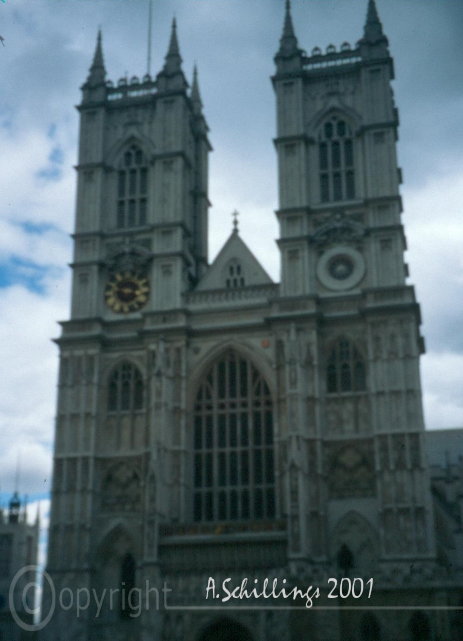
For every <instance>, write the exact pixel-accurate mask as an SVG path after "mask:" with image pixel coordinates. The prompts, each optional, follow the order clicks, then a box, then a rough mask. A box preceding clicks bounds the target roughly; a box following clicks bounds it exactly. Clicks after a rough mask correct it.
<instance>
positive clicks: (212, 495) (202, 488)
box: [193, 350, 275, 521]
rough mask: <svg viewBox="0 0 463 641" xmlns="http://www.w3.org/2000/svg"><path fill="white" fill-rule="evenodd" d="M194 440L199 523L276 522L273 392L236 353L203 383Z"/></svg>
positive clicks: (217, 365)
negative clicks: (270, 520)
mask: <svg viewBox="0 0 463 641" xmlns="http://www.w3.org/2000/svg"><path fill="white" fill-rule="evenodd" d="M193 438H194V463H193V467H194V509H193V511H194V514H193V516H194V520H195V521H233V520H248V519H266V518H274V517H275V471H274V446H273V410H272V400H271V396H270V390H269V388H268V385H267V383H266V382H265V380H264V378H263V377H262V376H261V374H260V373H259V372H258V370H257V369H256V368H255V367H254V365H253V364H252V363H251V362H250V361H249V360H248V359H246V358H244V357H242V356H240V355H238V354H237V353H236V352H234V351H233V350H230V351H228V352H227V353H226V354H225V355H224V356H222V357H221V358H220V359H219V360H218V361H216V362H215V363H214V364H213V365H212V367H211V368H210V370H209V372H208V373H207V375H206V377H205V378H204V380H203V382H202V383H201V386H200V388H199V390H198V393H197V395H196V401H195V408H194V435H193Z"/></svg>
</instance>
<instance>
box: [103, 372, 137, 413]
mask: <svg viewBox="0 0 463 641" xmlns="http://www.w3.org/2000/svg"><path fill="white" fill-rule="evenodd" d="M143 405H144V388H143V377H142V375H141V373H140V370H138V369H137V368H136V367H135V365H132V363H128V362H126V361H124V362H123V363H120V364H119V365H118V366H117V367H116V369H114V370H113V372H112V374H111V376H110V378H109V385H108V412H118V413H121V412H133V411H137V410H142V409H143Z"/></svg>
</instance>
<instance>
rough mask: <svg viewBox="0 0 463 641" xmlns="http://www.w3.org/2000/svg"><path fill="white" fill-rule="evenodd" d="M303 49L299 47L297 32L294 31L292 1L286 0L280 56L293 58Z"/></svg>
mask: <svg viewBox="0 0 463 641" xmlns="http://www.w3.org/2000/svg"><path fill="white" fill-rule="evenodd" d="M300 53H301V50H300V49H299V47H298V43H297V38H296V34H295V32H294V26H293V19H292V16H291V2H290V0H286V4H285V21H284V25H283V34H282V36H281V38H280V50H279V51H278V54H277V55H278V56H280V57H283V58H291V57H293V56H295V55H299V54H300Z"/></svg>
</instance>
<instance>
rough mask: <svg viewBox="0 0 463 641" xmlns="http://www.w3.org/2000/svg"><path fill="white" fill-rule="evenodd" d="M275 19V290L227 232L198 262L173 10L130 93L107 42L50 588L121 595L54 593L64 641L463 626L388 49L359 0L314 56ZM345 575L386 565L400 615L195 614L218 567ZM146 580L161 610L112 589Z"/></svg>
mask: <svg viewBox="0 0 463 641" xmlns="http://www.w3.org/2000/svg"><path fill="white" fill-rule="evenodd" d="M298 10H299V11H305V12H310V5H309V4H306V5H304V6H303V7H302V6H301V7H298ZM285 12H286V14H285V18H284V29H283V35H282V37H281V39H280V46H279V49H278V52H277V54H276V56H275V63H276V69H275V75H274V76H273V78H272V82H273V86H274V89H275V94H276V101H277V137H276V150H277V154H278V181H279V206H278V207H279V208H278V210H277V212H276V215H277V217H278V221H279V226H280V234H279V238H278V241H277V244H278V248H279V250H280V255H281V282H280V283H274V282H273V281H272V280H271V279H270V278H269V276H268V275H267V273H266V272H265V270H264V269H263V268H262V266H261V265H260V264H259V262H258V261H257V259H256V258H255V257H254V256H253V254H252V252H251V251H250V249H249V248H248V247H247V245H246V244H245V243H244V241H243V240H242V238H241V236H240V234H239V232H238V230H237V229H234V230H233V232H232V233H231V235H230V237H229V239H228V240H227V242H226V243H225V245H224V247H223V248H222V249H221V251H220V252H219V254H218V256H217V257H216V258H215V260H214V261H213V262H212V263H209V261H208V253H207V241H208V238H207V235H208V223H207V221H208V207H209V201H208V155H209V151H210V150H211V146H210V143H209V138H208V126H207V123H206V119H205V116H204V112H203V106H202V101H201V97H200V92H199V87H198V79H197V74H196V72H195V74H194V79H193V83H192V86H191V89H190V87H189V84H188V82H187V80H186V78H185V75H184V72H183V70H182V59H181V56H180V51H179V45H178V40H177V33H176V25H175V22H174V25H173V29H172V35H171V40H170V44H169V49H168V52H167V55H166V58H165V63H164V67H163V69H162V70H161V71H160V72H159V74H158V75H157V76H156V78H155V79H153V78H151V77H150V76H149V75H146V76H144V77H143V78H142V79H139V78H137V77H133V78H131V79H127V78H124V79H122V80H120V81H119V82H118V83H117V86H115V85H113V83H112V82H110V81H108V80H107V79H106V72H105V67H104V61H103V53H102V43H101V35H99V36H98V44H97V49H96V52H95V56H94V60H93V64H92V66H91V69H90V74H89V76H88V79H87V81H86V82H85V84H84V85H83V98H82V102H81V104H80V106H79V111H80V117H81V120H80V123H81V124H80V146H79V160H78V166H77V175H78V178H77V184H78V188H77V211H76V227H75V235H74V247H75V249H74V261H73V264H72V270H73V289H72V312H71V319H70V320H69V321H67V322H64V323H62V328H63V329H62V335H61V337H60V338H59V339H58V340H57V343H58V344H59V348H60V377H59V396H58V408H57V420H56V442H55V459H54V477H53V495H52V514H51V525H50V544H49V555H48V572H49V573H50V575H51V577H52V578H53V580H54V582H55V587H56V590H57V591H58V590H59V589H62V588H70V589H71V590H74V591H76V590H77V589H79V588H81V589H83V588H86V589H88V590H95V591H96V593H97V594H98V595H100V594H101V595H102V594H103V592H104V590H105V589H106V590H107V593H109V590H110V589H113V590H115V591H116V592H115V594H116V595H117V596H115V597H114V599H113V601H112V603H110V602H109V601H108V600H105V603H104V606H103V608H102V609H101V610H100V611H99V615H98V616H96V615H97V606H96V604H95V603H92V605H91V607H90V608H89V609H87V610H86V611H85V612H82V613H80V617H79V618H76V616H75V613H74V612H73V611H72V610H71V611H63V610H62V609H61V610H60V608H59V607H57V610H56V612H55V615H54V624H53V626H52V625H51V624H50V626H48V627H46V628H45V629H44V630H43V634H44V638H45V639H50V641H51V640H55V639H63V638H66V639H73V640H75V641H87V640H89V641H90V640H91V641H93V640H95V641H96V640H97V639H98V640H100V639H113V640H121V641H122V640H123V641H129V640H130V641H148V639H149V640H150V641H161V640H163V639H176V640H180V639H182V640H183V639H184V640H185V641H214V640H216V641H225V640H228V639H232V638H233V639H238V640H240V639H241V640H248V641H249V640H255V641H261V640H262V641H264V640H266V641H267V640H271V639H279V640H280V641H286V640H288V641H290V640H294V641H295V640H296V639H297V640H298V639H314V640H316V639H320V640H321V639H323V640H327V639H328V640H332V641H337V640H338V639H341V638H343V639H344V638H347V637H348V638H349V639H350V638H352V639H364V640H365V641H370V640H371V641H372V640H373V639H375V640H376V639H379V638H380V637H381V635H383V636H384V638H385V639H393V638H394V639H404V640H405V639H409V638H410V639H412V640H413V639H415V638H418V637H417V636H416V635H415V636H407V635H410V634H412V632H409V631H413V630H415V632H413V634H415V633H416V634H420V635H421V636H420V637H419V638H421V639H430V638H431V637H430V636H423V635H425V634H428V633H429V634H431V629H432V628H434V630H435V632H436V634H437V633H439V634H441V637H442V638H443V639H450V636H449V634H450V632H449V630H450V628H449V624H448V621H447V619H446V617H445V615H443V616H439V618H435V619H433V618H432V617H431V616H428V615H426V614H425V613H423V612H419V610H420V604H424V603H427V604H428V605H429V604H451V603H452V602H453V601H454V600H455V599H456V598H457V597H456V592H455V590H453V588H452V586H454V583H452V582H451V580H450V579H449V577H447V578H446V579H445V580H444V579H443V578H442V572H441V570H440V569H439V566H438V565H437V563H436V546H435V529H434V520H433V506H432V501H431V494H430V488H429V478H428V471H427V463H426V457H425V452H424V441H423V439H424V425H423V411H422V401H421V387H420V376H419V356H420V354H421V353H422V352H423V339H422V338H421V336H420V332H419V326H420V312H419V307H418V304H417V303H416V301H415V295H414V290H413V287H412V286H410V285H408V284H407V283H406V278H407V265H406V264H405V262H404V251H405V249H406V241H405V235H404V230H403V226H402V223H401V212H402V202H401V198H400V194H399V185H400V181H401V174H400V169H399V168H398V166H397V158H396V140H397V127H398V113H397V109H396V107H395V105H394V99H393V93H392V90H391V80H392V79H393V77H394V71H393V62H392V59H391V57H390V55H389V50H388V40H387V38H386V36H385V35H384V33H383V29H382V25H381V22H380V19H379V17H378V13H377V9H376V6H375V2H374V0H370V1H369V3H368V13H367V19H366V24H365V26H364V35H363V37H362V38H361V39H360V40H359V41H358V43H357V44H356V45H355V46H354V47H351V46H350V45H349V44H348V43H344V44H343V45H342V46H341V47H340V49H336V48H335V47H334V46H332V45H330V46H329V47H328V48H327V49H326V51H325V52H322V51H321V50H320V49H318V48H315V49H313V50H312V52H311V54H310V55H308V54H307V53H306V52H305V51H304V50H303V49H301V48H300V46H299V43H298V41H297V38H296V35H295V32H294V28H293V22H292V18H291V8H290V4H289V2H287V3H286V10H285ZM271 135H272V132H269V145H270V139H271ZM243 213H244V215H246V213H249V215H252V212H243ZM268 215H269V216H271V215H273V214H272V213H271V212H269V214H268ZM342 576H345V577H348V578H349V577H350V578H351V579H353V578H359V579H362V581H364V584H365V585H366V581H367V580H368V579H370V578H373V580H374V589H373V592H372V595H371V598H370V600H369V601H368V604H367V605H370V606H380V605H389V606H390V605H402V606H410V607H411V610H407V609H404V610H401V611H399V612H396V613H395V614H394V616H390V613H389V612H388V611H384V610H382V611H378V612H372V611H368V612H365V611H360V610H357V611H356V610H352V611H350V610H339V609H337V607H336V608H335V609H334V610H332V611H325V610H321V611H317V612H315V611H308V610H305V609H304V608H301V609H299V610H297V609H296V610H288V609H284V608H281V607H279V606H282V605H288V604H287V603H284V602H281V600H278V599H274V600H273V601H272V602H271V604H270V605H271V606H272V607H270V606H269V601H266V602H265V604H264V603H261V602H259V601H258V600H255V602H253V603H252V605H253V606H255V607H256V608H257V609H251V610H250V609H247V610H233V609H230V608H228V609H227V608H226V607H225V605H223V604H222V607H216V608H213V607H209V608H206V607H205V606H210V601H206V588H207V586H208V577H213V579H214V581H215V584H216V586H221V585H222V581H223V580H224V579H226V578H230V579H231V583H230V585H232V586H236V585H239V584H240V582H241V580H242V579H243V577H247V578H248V580H249V583H250V584H251V583H252V584H253V585H254V581H257V584H258V585H260V586H262V584H263V582H264V579H265V578H268V579H269V581H270V583H271V582H272V581H273V580H275V579H277V580H278V581H279V582H280V587H281V586H282V585H283V581H284V580H285V581H286V585H288V586H296V585H297V586H299V587H300V588H303V586H306V587H307V586H309V585H313V586H319V587H320V590H321V597H320V600H319V603H318V604H319V605H320V604H328V605H332V604H333V602H332V601H329V600H328V598H327V595H328V592H329V589H330V587H331V585H330V584H328V583H327V581H328V579H329V578H330V577H331V578H335V579H338V578H339V577H342ZM446 581H447V583H446ZM449 581H450V583H449ZM148 584H149V586H150V587H153V588H156V589H158V590H159V595H160V601H161V603H160V604H159V609H158V608H157V603H156V594H155V593H154V592H151V593H150V594H149V595H148V602H149V603H150V607H149V608H147V607H145V606H146V603H147V602H146V599H145V596H146V595H145V594H144V593H143V594H142V595H140V594H138V593H137V594H138V596H137V599H138V600H137V599H134V600H133V603H128V602H127V600H126V599H125V597H123V592H122V588H124V589H125V590H126V592H127V593H128V592H130V591H134V590H145V589H146V588H147V585H148ZM357 585H359V584H357ZM163 586H167V589H168V590H170V592H169V602H168V604H167V605H168V606H171V605H172V606H174V605H175V606H176V609H174V610H171V609H166V608H165V607H164V606H165V604H164V603H162V592H161V590H162V587H163ZM437 586H440V587H439V589H437ZM449 586H450V587H449ZM118 590H119V592H117V591H118ZM134 594H135V592H134ZM49 598H50V597H49V596H47V595H46V596H45V598H44V615H45V614H46V611H47V604H49V603H50V601H49ZM107 598H109V597H107ZM452 600H453V601H452ZM217 602H219V599H217ZM232 604H233V605H235V606H236V605H243V603H238V604H236V603H232ZM139 605H143V607H141V608H138V606H139ZM218 605H219V606H220V605H221V603H220V602H219V603H218ZM228 605H231V603H229V604H228ZM244 605H250V604H249V603H247V604H244ZM264 605H265V606H266V607H267V609H262V608H260V609H258V608H259V606H264ZM299 605H300V604H299ZM334 605H335V606H336V605H339V601H338V602H336V603H335V604H334ZM186 606H187V607H186ZM216 606H217V603H216ZM273 606H274V608H273ZM415 606H416V610H417V611H416V612H415V611H414V610H413V608H414V607H415ZM272 608H273V609H272ZM138 610H140V611H138ZM413 617H414V618H413ZM413 626H415V627H413ZM420 626H421V627H420ZM416 630H418V632H416ZM426 631H428V632H426Z"/></svg>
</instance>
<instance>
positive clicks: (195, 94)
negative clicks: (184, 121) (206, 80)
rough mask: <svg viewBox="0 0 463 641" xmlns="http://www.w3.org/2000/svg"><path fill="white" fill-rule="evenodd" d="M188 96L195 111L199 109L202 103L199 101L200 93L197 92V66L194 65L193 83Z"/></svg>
mask: <svg viewBox="0 0 463 641" xmlns="http://www.w3.org/2000/svg"><path fill="white" fill-rule="evenodd" d="M190 98H191V100H192V102H193V106H194V108H195V111H201V109H202V106H203V103H202V101H201V94H200V93H199V84H198V68H197V66H196V65H195V66H194V69H193V84H192V85H191V94H190Z"/></svg>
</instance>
